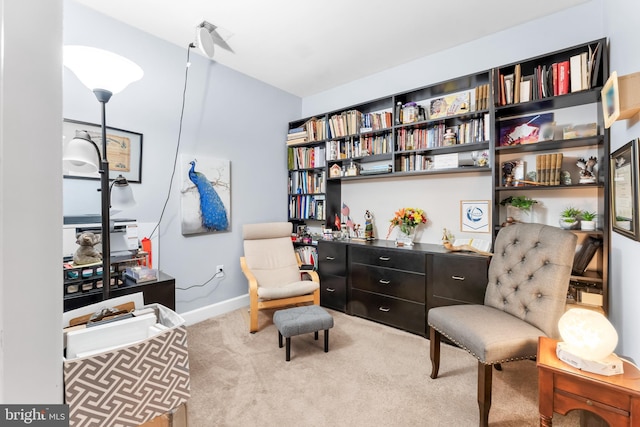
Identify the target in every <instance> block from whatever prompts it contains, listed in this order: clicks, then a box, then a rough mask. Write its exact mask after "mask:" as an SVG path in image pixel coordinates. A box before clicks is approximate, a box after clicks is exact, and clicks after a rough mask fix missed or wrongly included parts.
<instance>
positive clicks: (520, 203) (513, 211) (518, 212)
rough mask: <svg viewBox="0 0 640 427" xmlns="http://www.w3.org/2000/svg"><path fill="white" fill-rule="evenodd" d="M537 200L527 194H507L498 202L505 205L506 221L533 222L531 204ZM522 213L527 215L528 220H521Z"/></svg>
mask: <svg viewBox="0 0 640 427" xmlns="http://www.w3.org/2000/svg"><path fill="white" fill-rule="evenodd" d="M536 203H538V201H537V200H535V199H532V198H530V197H527V196H509V197H507V198H505V199H503V200H502V201H501V202H500V205H502V206H506V207H507V223H513V222H533V221H532V220H531V219H532V217H533V205H535V204H536ZM522 213H524V214H526V215H527V216H528V217H529V221H523V216H522Z"/></svg>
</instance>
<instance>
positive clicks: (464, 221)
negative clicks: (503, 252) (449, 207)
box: [460, 200, 491, 233]
mask: <svg viewBox="0 0 640 427" xmlns="http://www.w3.org/2000/svg"><path fill="white" fill-rule="evenodd" d="M490 206H491V204H490V202H489V200H461V201H460V231H462V232H467V233H489V232H490V231H491V229H490V226H489V218H491V215H490V214H491V211H490V210H491V207H490Z"/></svg>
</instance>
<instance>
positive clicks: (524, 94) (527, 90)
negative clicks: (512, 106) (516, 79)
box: [518, 76, 533, 102]
mask: <svg viewBox="0 0 640 427" xmlns="http://www.w3.org/2000/svg"><path fill="white" fill-rule="evenodd" d="M528 77H530V76H527V77H525V78H523V79H522V80H521V81H520V90H519V94H518V95H519V97H520V102H528V101H531V80H532V79H533V78H531V79H529V78H528Z"/></svg>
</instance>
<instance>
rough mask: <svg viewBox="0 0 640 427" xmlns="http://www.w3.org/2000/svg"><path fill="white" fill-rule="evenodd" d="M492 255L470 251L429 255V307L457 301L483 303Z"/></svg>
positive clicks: (457, 302) (459, 302) (452, 303)
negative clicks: (482, 254) (476, 253)
mask: <svg viewBox="0 0 640 427" xmlns="http://www.w3.org/2000/svg"><path fill="white" fill-rule="evenodd" d="M488 271H489V258H488V257H485V256H474V255H470V254H461V253H457V254H437V255H436V254H430V255H427V295H428V296H427V301H428V304H427V310H428V309H430V308H433V307H439V306H443V305H455V304H483V303H484V293H485V290H486V287H487V278H488Z"/></svg>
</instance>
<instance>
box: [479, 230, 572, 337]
mask: <svg viewBox="0 0 640 427" xmlns="http://www.w3.org/2000/svg"><path fill="white" fill-rule="evenodd" d="M576 240H577V237H576V236H575V235H574V234H573V233H570V232H567V231H564V230H561V229H559V228H556V227H551V226H547V225H542V224H517V225H512V226H509V227H505V228H503V229H501V230H500V232H499V233H498V236H497V238H496V241H495V247H494V255H493V259H492V260H491V264H490V265H489V282H488V285H487V290H486V293H485V299H484V303H485V305H488V306H491V307H494V308H497V309H499V310H502V311H504V312H507V313H509V314H511V315H513V316H515V317H518V318H520V319H522V320H524V321H525V322H527V323H530V324H532V325H533V326H535V327H537V328H538V329H540V330H542V331H543V332H544V333H545V334H547V335H548V336H550V337H552V338H559V334H558V320H559V319H560V316H562V314H563V313H564V305H565V304H564V300H565V298H566V294H567V288H568V286H569V281H568V280H563V279H562V278H568V276H569V275H570V274H571V266H572V265H573V258H574V254H575V248H576ZM550 254H553V256H551V255H550ZM559 281H560V283H558V282H559Z"/></svg>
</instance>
